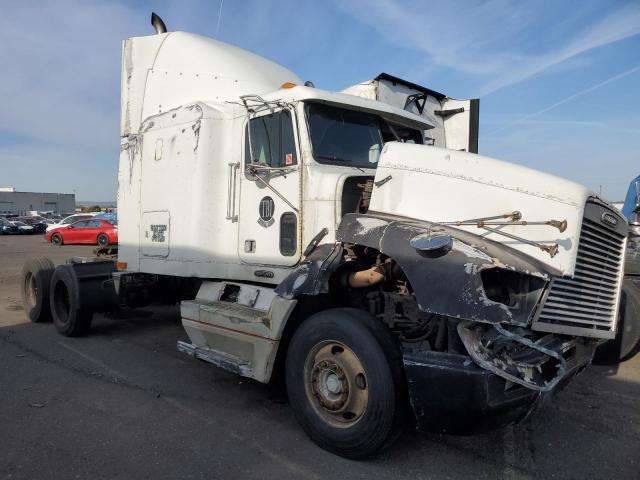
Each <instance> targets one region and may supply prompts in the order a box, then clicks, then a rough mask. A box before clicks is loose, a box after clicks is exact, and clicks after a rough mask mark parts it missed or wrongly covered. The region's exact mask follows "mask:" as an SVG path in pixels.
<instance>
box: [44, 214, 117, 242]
mask: <svg viewBox="0 0 640 480" xmlns="http://www.w3.org/2000/svg"><path fill="white" fill-rule="evenodd" d="M46 238H47V241H49V242H51V243H54V244H56V245H62V244H64V243H89V244H94V245H95V244H98V245H100V246H101V247H106V246H107V245H114V244H117V243H118V227H117V226H115V225H114V224H112V223H110V222H108V221H107V220H104V219H99V218H90V219H88V220H80V221H79V222H74V223H72V224H70V225H61V226H59V227H56V228H54V229H51V230H49V231H48V232H47V235H46Z"/></svg>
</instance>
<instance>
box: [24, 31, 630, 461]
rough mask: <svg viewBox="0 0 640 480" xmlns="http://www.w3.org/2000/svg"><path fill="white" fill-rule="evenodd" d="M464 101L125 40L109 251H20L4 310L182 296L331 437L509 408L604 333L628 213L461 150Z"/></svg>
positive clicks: (504, 415)
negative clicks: (87, 257)
mask: <svg viewBox="0 0 640 480" xmlns="http://www.w3.org/2000/svg"><path fill="white" fill-rule="evenodd" d="M380 100H384V101H380ZM452 107H455V108H452ZM477 107H478V105H477V101H457V100H452V99H450V98H449V97H446V96H445V95H442V94H439V93H437V92H433V91H431V90H428V89H426V88H424V87H421V86H419V85H415V84H413V83H410V82H405V81H403V80H401V79H398V78H396V77H391V76H389V75H386V74H383V75H380V76H378V77H377V78H376V79H374V80H373V81H371V82H364V83H363V84H359V85H358V86H354V87H351V88H350V89H347V93H344V92H343V93H335V92H327V91H323V90H320V89H317V88H315V87H313V86H308V85H303V82H302V81H301V80H300V79H299V78H298V77H297V76H296V75H295V74H293V73H292V72H289V71H288V70H286V69H284V68H283V67H281V66H278V65H275V64H273V63H271V62H269V61H268V60H265V59H263V58H260V57H257V56H255V55H253V54H251V53H249V52H246V51H243V50H240V49H237V48H236V47H232V46H230V45H226V44H224V43H222V42H218V41H215V40H210V39H205V38H203V37H199V36H196V35H191V34H187V33H182V32H170V33H164V32H161V33H159V34H157V35H153V36H149V37H140V38H133V39H128V40H126V41H125V43H124V46H123V71H122V122H121V153H120V166H119V173H118V175H119V176H118V182H119V188H118V216H119V246H118V252H117V258H114V259H112V260H111V261H101V262H75V263H70V264H69V265H65V266H62V267H58V268H57V269H55V270H54V269H53V268H52V265H51V264H50V262H49V263H47V262H46V261H44V260H37V261H34V262H31V263H29V264H28V265H26V266H25V273H24V288H23V291H24V293H23V295H24V299H25V307H26V308H25V309H26V311H27V312H28V314H29V315H30V317H31V318H32V320H34V321H41V320H46V319H48V318H50V317H52V318H53V320H54V323H55V324H56V326H57V327H58V330H59V331H60V332H61V333H63V334H65V335H76V334H80V333H83V332H85V331H86V330H87V328H88V326H89V324H90V318H91V314H92V313H93V312H96V311H105V310H108V309H113V308H117V307H118V306H120V305H129V306H140V305H144V304H146V303H149V302H152V301H158V300H164V301H176V300H178V301H181V316H182V324H183V326H184V328H185V330H186V332H187V334H188V336H189V342H178V348H179V350H181V351H182V352H184V353H186V354H189V355H191V356H193V357H195V358H197V359H200V360H204V361H207V362H210V363H212V364H214V365H216V366H219V367H221V368H225V369H227V370H230V371H233V372H235V373H237V374H239V375H242V376H245V377H249V378H253V379H255V380H257V381H260V382H269V381H271V380H272V379H274V378H277V377H281V378H284V380H285V381H286V385H287V391H288V395H289V399H290V403H291V406H292V408H293V410H294V412H295V414H296V417H297V418H298V420H299V422H300V423H301V425H302V427H303V428H304V430H305V431H306V432H307V433H308V435H309V436H310V437H311V438H312V439H313V440H314V441H315V442H316V443H317V444H318V445H320V446H321V447H323V448H325V449H327V450H329V451H332V452H334V453H336V454H339V455H342V456H345V457H349V458H363V457H366V456H369V455H372V454H374V453H375V452H377V451H378V450H379V449H380V448H382V447H383V446H384V445H386V444H388V443H389V442H390V441H391V440H392V439H393V438H395V436H396V434H397V432H399V431H400V429H401V426H402V425H404V424H405V423H406V422H407V421H409V420H411V419H412V421H415V422H417V423H418V424H419V425H420V426H422V427H425V428H428V429H431V430H436V431H442V432H457V433H470V432H475V431H480V430H484V429H486V428H494V427H499V426H502V425H506V424H508V423H511V422H515V421H519V420H521V419H523V418H525V417H527V416H528V415H529V413H530V412H531V411H532V410H533V409H534V408H535V407H536V406H537V405H539V404H540V402H541V401H542V400H543V398H544V397H546V396H548V395H550V394H551V393H553V392H554V391H556V390H557V389H558V388H560V387H562V386H563V385H564V384H566V383H567V382H568V381H569V379H570V378H571V377H572V376H573V375H575V374H576V373H578V372H579V371H580V370H581V369H583V368H584V367H585V366H587V365H588V364H589V362H590V361H591V358H592V356H593V351H594V349H595V347H596V345H597V344H598V342H599V341H601V340H602V339H607V338H613V337H614V336H615V332H616V321H617V316H618V299H619V295H620V283H621V277H622V258H623V256H624V252H625V247H626V236H627V225H626V222H625V220H624V219H623V218H622V217H621V216H620V215H619V214H618V213H616V211H615V210H614V209H613V208H612V207H611V206H610V205H608V204H607V203H605V202H603V201H602V200H600V199H598V198H597V197H596V196H595V195H594V194H593V193H592V192H590V191H589V190H587V189H586V188H584V187H582V186H580V185H577V184H574V183H572V182H569V181H566V180H563V179H560V178H557V177H553V176H551V175H547V174H544V173H541V172H537V171H535V170H531V169H527V168H525V167H521V166H517V165H513V164H509V163H506V162H501V161H499V160H495V159H491V158H488V157H484V156H481V155H478V154H477V153H476V151H477V112H478V110H477ZM456 116H457V117H456ZM452 122H453V123H452ZM65 291H66V294H67V297H68V298H71V299H73V301H71V303H68V302H67V303H64V302H61V301H60V298H62V297H63V296H64V294H65ZM67 297H64V298H67ZM98 300H99V301H98Z"/></svg>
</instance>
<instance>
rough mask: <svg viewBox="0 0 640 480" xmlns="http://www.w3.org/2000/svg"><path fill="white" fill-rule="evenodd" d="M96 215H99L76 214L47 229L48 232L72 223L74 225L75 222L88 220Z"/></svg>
mask: <svg viewBox="0 0 640 480" xmlns="http://www.w3.org/2000/svg"><path fill="white" fill-rule="evenodd" d="M95 215H97V213H76V214H74V215H69V216H68V217H66V218H63V219H62V220H61V221H60V222H58V223H54V224H52V225H49V226H48V227H47V232H48V231H49V230H53V229H54V228H58V227H62V226H64V225H69V224H70V223H73V222H78V221H80V220H86V219H87V218H91V217H93V216H95Z"/></svg>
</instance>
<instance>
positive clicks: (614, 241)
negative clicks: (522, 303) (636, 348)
mask: <svg viewBox="0 0 640 480" xmlns="http://www.w3.org/2000/svg"><path fill="white" fill-rule="evenodd" d="M605 212H606V213H612V214H614V215H615V216H616V217H618V218H620V216H619V215H618V214H617V213H615V212H614V211H613V210H611V209H609V208H608V207H607V206H605V205H604V204H601V203H600V202H598V201H594V200H590V201H589V202H587V205H586V208H585V218H584V220H583V223H582V228H581V230H580V240H579V242H578V252H577V258H576V267H575V273H574V276H573V278H563V277H558V278H554V279H553V280H552V281H551V284H550V285H549V288H548V289H547V292H546V293H545V296H544V298H543V300H542V303H541V307H540V308H539V309H538V311H537V313H536V315H535V317H534V320H533V324H532V328H533V329H534V330H539V331H544V332H554V333H563V334H568V335H579V336H586V337H595V338H613V337H615V330H616V319H617V314H618V301H619V295H620V285H621V282H622V274H623V271H622V270H623V259H624V250H625V246H626V236H625V235H623V234H622V233H621V231H620V230H619V229H616V228H610V227H608V226H606V225H604V224H603V223H602V222H601V221H600V219H601V218H602V216H603V215H604V213H605Z"/></svg>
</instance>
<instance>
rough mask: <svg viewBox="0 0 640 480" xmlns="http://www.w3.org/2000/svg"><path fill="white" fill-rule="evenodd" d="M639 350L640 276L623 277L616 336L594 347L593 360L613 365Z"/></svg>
mask: <svg viewBox="0 0 640 480" xmlns="http://www.w3.org/2000/svg"><path fill="white" fill-rule="evenodd" d="M639 350H640V278H638V277H624V279H623V281H622V291H621V292H620V305H619V307H618V325H617V331H616V337H615V338H614V339H612V340H608V341H606V342H604V343H603V344H602V345H600V346H598V348H597V349H596V354H595V356H594V358H593V362H594V363H596V364H600V365H615V364H617V363H620V362H624V361H625V360H629V359H630V358H632V357H633V356H634V355H635V354H636V353H638V351H639Z"/></svg>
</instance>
